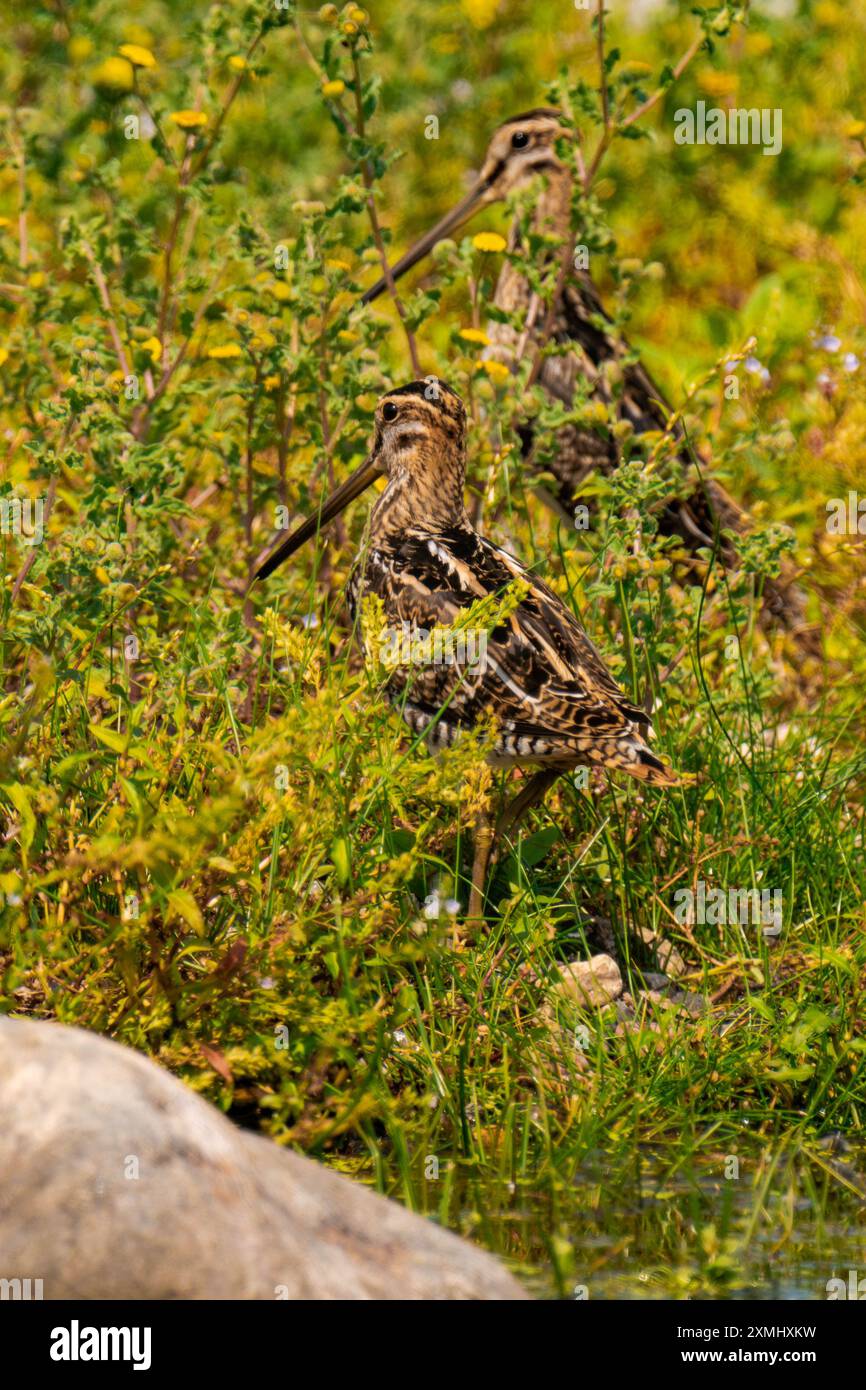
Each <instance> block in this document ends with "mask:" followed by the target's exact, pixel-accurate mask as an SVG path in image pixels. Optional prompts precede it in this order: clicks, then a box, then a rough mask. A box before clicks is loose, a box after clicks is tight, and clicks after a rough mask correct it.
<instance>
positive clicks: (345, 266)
mask: <svg viewBox="0 0 866 1390" xmlns="http://www.w3.org/2000/svg"><path fill="white" fill-rule="evenodd" d="M325 265H326V266H327V267H328V270H351V269H352V267H351V265H350V264H349V262H348V261H343V260H341V259H340V257H339V256H328V257H327V258H326V260H325Z"/></svg>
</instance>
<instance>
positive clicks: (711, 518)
mask: <svg viewBox="0 0 866 1390" xmlns="http://www.w3.org/2000/svg"><path fill="white" fill-rule="evenodd" d="M566 136H567V132H566V131H565V129H564V128H563V126H562V124H561V122H560V117H559V112H558V111H556V110H553V109H551V108H540V109H537V110H534V111H528V112H524V113H522V114H521V115H519V116H514V117H512V118H511V119H510V120H508V121H506V122H505V123H504V124H503V125H502V126H500V128H499V129H498V130H497V131H496V133H495V134H494V136H493V139H492V140H491V142H490V145H489V148H488V150H487V154H486V156H485V159H484V163H483V165H482V169H481V173H480V175H479V178H478V181H477V182H476V184H475V186H474V187H473V188H472V189H471V190H470V192H469V193H468V194H467V195H466V197H464V198H463V199H462V200H461V201H460V203H458V204H457V205H456V207H455V208H453V209H452V210H451V211H450V212H449V213H447V214H446V215H445V217H443V218H442V219H441V221H440V222H438V223H437V224H436V226H434V227H433V228H431V230H430V231H429V232H427V233H426V234H425V235H424V236H422V237H421V238H420V239H419V240H418V241H417V242H416V243H415V245H414V246H413V247H412V248H411V249H410V250H409V251H408V252H407V253H406V254H405V255H404V256H403V257H401V258H400V260H398V261H397V262H396V263H395V264H394V266H393V267H392V275H393V277H394V279H395V280H396V279H399V277H400V276H401V275H403V274H404V273H405V272H406V271H407V270H409V269H410V268H411V267H412V266H414V265H416V264H417V263H418V262H419V261H420V260H421V259H422V258H423V257H424V256H426V255H427V253H428V252H429V251H430V250H431V249H432V247H433V246H434V245H435V244H436V242H437V241H439V240H441V239H442V238H443V237H445V236H449V235H450V234H451V233H452V232H454V231H455V230H456V229H457V228H458V227H459V226H461V225H462V223H463V222H465V221H466V220H467V219H468V218H469V217H471V216H472V215H473V214H474V213H475V212H476V211H477V210H478V209H480V208H482V207H486V206H488V205H489V204H490V203H493V202H496V201H499V200H501V199H503V198H506V197H507V196H508V195H509V194H510V193H512V192H513V191H514V190H516V189H518V188H520V187H522V186H523V185H524V184H526V183H527V182H528V181H529V180H530V179H531V178H534V177H535V176H536V175H539V174H543V175H544V186H543V187H542V189H541V191H540V194H539V197H538V201H537V204H536V209H535V218H534V227H535V229H536V230H543V231H547V232H550V233H552V234H553V236H554V237H555V238H558V239H560V240H561V241H565V240H566V239H567V237H568V235H569V205H570V198H571V173H570V170H569V169H568V168H567V167H566V166H565V165H564V164H563V163H562V162H561V160H560V159H559V157H558V155H557V152H556V148H555V145H556V142H557V140H559V139H562V138H565V137H566ZM520 249H521V232H520V227H519V224H518V222H517V221H515V223H514V225H513V226H512V229H511V233H510V236H509V250H510V251H512V252H515V251H519V250H520ZM548 254H549V255H550V256H551V257H559V256H560V254H561V253H560V251H559V250H558V249H551V251H550V252H549V253H548ZM384 288H385V281H384V280H379V281H378V282H377V283H376V284H375V285H373V286H372V287H371V288H370V289H369V290H368V291H367V292H366V293H365V295H364V296H363V300H364V302H365V303H369V302H371V301H372V300H373V299H375V298H376V297H377V295H379V294H381V293H382V291H383V289H384ZM494 303H495V305H496V307H497V308H499V309H502V310H505V311H506V312H507V313H508V314H509V315H511V316H514V315H517V316H518V317H519V318H520V319H522V321H523V327H522V328H521V329H519V330H518V329H515V328H514V327H513V326H512V325H511V324H510V323H502V322H499V321H492V322H491V323H490V324H489V325H488V329H487V332H488V336H489V338H490V340H491V347H490V348H489V349H488V352H489V353H490V354H491V355H492V356H495V357H496V358H497V359H498V360H499V361H501V362H503V363H505V364H506V365H508V366H509V367H511V368H512V369H513V368H515V367H516V365H517V362H518V360H519V359H520V357H522V356H524V355H525V353H526V352H527V350H529V351H531V352H532V353H533V354H534V352H535V350H536V349H537V347H538V346H540V345H541V344H542V340H543V339H544V337H545V333H546V334H548V335H549V338H552V339H553V341H555V342H557V343H560V344H563V345H566V346H567V348H568V351H566V352H564V353H561V354H557V355H555V356H550V357H547V358H545V360H544V361H543V363H542V365H541V369H540V372H539V376H538V380H539V381H540V383H541V385H542V386H543V387H544V388H545V390H546V391H547V392H548V394H549V395H550V396H551V397H553V398H554V399H556V400H558V401H561V402H562V403H563V404H564V405H565V406H566V407H570V406H571V405H572V403H573V401H574V397H575V388H576V386H577V383H578V382H579V381H581V380H582V381H584V382H586V383H588V385H589V391H590V395H592V396H594V397H597V398H598V399H601V400H604V401H605V402H606V403H610V402H611V401H612V399H613V402H614V406H615V410H616V413H617V415H618V416H619V418H620V419H622V420H627V421H629V423H630V424H631V425H632V427H633V429H634V430H635V432H636V433H637V434H643V433H646V432H647V431H655V430H664V429H665V426H666V421H667V418H668V416H669V414H670V410H669V407H668V406H667V403H666V402H665V399H664V396H663V394H662V392H661V391H660V389H659V388H658V386H657V385H656V383H655V382H654V381H653V379H652V377H651V376H650V375H649V374H648V373H647V372H646V370H645V369H644V368H643V367H642V366H641V365H640V363H635V362H631V361H627V360H626V359H627V358H628V356H629V355H630V351H631V350H630V348H629V345H628V343H627V342H625V340H624V339H622V338H620V337H618V336H617V335H616V334H615V333H614V332H613V331H612V326H611V322H610V319H609V318H608V316H607V314H606V313H605V311H604V308H603V306H602V303H601V300H600V298H599V295H598V292H597V290H596V288H595V285H594V284H593V281H592V279H591V277H590V276H589V274H588V273H587V272H586V271H585V270H575V271H573V272H570V273H569V274H568V275H567V276H566V277H565V278H564V280H563V281H562V282H561V284H560V287H559V292H558V294H557V296H556V298H555V300H554V303H553V306H552V314H549V313H548V309H547V306H546V305H542V304H541V303H540V302H539V301H538V299H537V297H536V295H535V293H534V291H533V290H532V288H531V286H530V283H529V281H528V279H527V277H526V276H525V275H524V274H523V273H522V271H521V268H520V266H519V265H515V264H512V263H511V262H510V261H506V262H505V264H504V265H503V268H502V271H501V273H500V276H499V280H498V283H497V286H496V292H495V297H494ZM611 363H615V364H617V367H618V369H619V374H620V376H621V386H620V388H619V389H618V392H617V394H616V396H615V399H614V396H613V392H612V390H611V387H610V385H609V375H608V372H607V370H606V368H608V367H609V365H610V364H611ZM520 435H521V442H522V446H523V453H524V456H525V457H526V458H527V461H528V463H529V466H530V468H531V467H532V466H533V465H536V466H537V464H536V454H537V450H536V448H535V445H536V439H535V428H534V426H533V422H532V421H527V422H526V423H525V424H524V426H523V427H522V428H521V429H520ZM545 444H546V445H548V444H549V447H545V450H544V460H543V464H542V467H543V469H544V471H546V472H549V473H550V474H552V475H553V477H554V478H555V480H556V489H555V496H554V498H553V499H552V500H553V501H554V502H555V504H556V505H557V506H558V508H559V509H560V511H561V512H562V513H564V514H565V515H566V516H567V517H569V518H571V517H573V516H574V512H575V507H576V506H577V504H578V503H579V501H580V500H581V488H582V487H583V485H584V483H585V482H586V479H587V477H588V475H589V474H590V473H591V472H592V471H593V470H596V469H598V470H599V471H600V472H602V473H609V472H611V471H612V470H613V469H614V468H616V466H617V464H618V463H619V459H620V454H619V448H618V445H617V442H616V440H615V439H614V437H613V435H612V434H611V433H610V432H609V431H606V430H605V431H603V432H601V433H600V432H599V431H598V430H595V429H581V428H579V427H578V426H576V425H574V424H568V425H565V426H563V427H562V428H561V429H559V430H558V431H557V432H556V435H555V438H554V440H553V441H550V442H549V441H545ZM680 457H681V460H682V462H683V465H684V466H685V467H688V465H689V464H690V462H691V460H690V456H689V453H688V451H687V449H686V448H685V445H684V444H683V446H682V448H681V453H680ZM717 523H718V526H719V529H720V531H721V532H722V533H724V532H725V531H731V532H735V533H738V534H745V533H746V532H748V530H749V521H748V518H747V516H746V514H745V512H744V511H743V509H742V508H741V507H740V506H739V504H738V503H737V502H736V501H735V500H734V498H733V497H731V495H730V494H729V493H728V492H727V491H726V489H725V488H724V487H722V485H721V483H719V482H718V481H717V480H716V479H714V478H712V477H706V478H705V479H704V481H703V482H702V483H701V484H699V485H698V486H697V487H695V488H694V489H693V490H692V491H690V492H689V493H688V494H687V495H685V496H683V497H675V498H671V499H670V501H669V502H668V504H667V505H666V507H665V509H664V511H663V513H662V514H661V516H660V517H659V526H660V530H661V531H662V533H663V534H667V535H675V536H678V537H679V538H680V539H681V541H682V543H683V546H684V548H685V549H686V551H688V552H689V553H691V554H695V553H696V552H697V551H698V550H700V549H703V548H708V547H711V546H712V545H713V542H714V534H715V530H716V525H717ZM720 556H721V559H722V561H723V563H724V564H725V565H727V566H729V567H731V568H735V567H736V565H737V554H736V550H735V547H734V545H733V543H732V542H731V541H730V540H729V539H728V538H727V537H725V536H724V534H723V535H722V539H721V544H720ZM764 602H765V606H766V608H767V609H768V610H769V611H770V612H771V613H772V615H773V617H774V618H776V619H778V620H779V621H781V622H782V623H783V624H784V625H785V626H786V627H789V628H791V629H794V630H800V629H802V628H803V627H804V624H805V606H804V600H803V596H802V594H801V593H800V591H799V590H798V589H797V587H796V585H795V583H794V582H793V575H792V573H791V570H790V566H786V568H785V572H784V573H783V576H782V579H781V580H780V581H777V582H768V583H766V584H765V587H764Z"/></svg>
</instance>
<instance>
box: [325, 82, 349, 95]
mask: <svg viewBox="0 0 866 1390" xmlns="http://www.w3.org/2000/svg"><path fill="white" fill-rule="evenodd" d="M345 90H346V84H345V82H341V81H340V79H339V78H335V79H334V81H333V82H323V83H322V96H323V97H341V96H342V95H343V93H344V92H345Z"/></svg>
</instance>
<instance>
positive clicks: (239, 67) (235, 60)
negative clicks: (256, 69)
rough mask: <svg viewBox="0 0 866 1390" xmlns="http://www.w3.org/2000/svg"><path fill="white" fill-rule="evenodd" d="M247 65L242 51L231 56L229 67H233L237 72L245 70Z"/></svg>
mask: <svg viewBox="0 0 866 1390" xmlns="http://www.w3.org/2000/svg"><path fill="white" fill-rule="evenodd" d="M246 66H247V60H246V58H245V57H244V55H243V54H242V53H233V54H232V56H231V57H230V58H229V67H230V68H233V69H234V71H235V72H245V71H246Z"/></svg>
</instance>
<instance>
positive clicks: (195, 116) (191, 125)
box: [171, 111, 207, 130]
mask: <svg viewBox="0 0 866 1390" xmlns="http://www.w3.org/2000/svg"><path fill="white" fill-rule="evenodd" d="M171 119H172V120H173V121H174V123H175V125H179V126H180V128H181V130H201V128H202V126H204V125H207V116H206V115H205V113H204V111H172V113H171Z"/></svg>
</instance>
